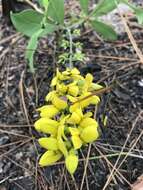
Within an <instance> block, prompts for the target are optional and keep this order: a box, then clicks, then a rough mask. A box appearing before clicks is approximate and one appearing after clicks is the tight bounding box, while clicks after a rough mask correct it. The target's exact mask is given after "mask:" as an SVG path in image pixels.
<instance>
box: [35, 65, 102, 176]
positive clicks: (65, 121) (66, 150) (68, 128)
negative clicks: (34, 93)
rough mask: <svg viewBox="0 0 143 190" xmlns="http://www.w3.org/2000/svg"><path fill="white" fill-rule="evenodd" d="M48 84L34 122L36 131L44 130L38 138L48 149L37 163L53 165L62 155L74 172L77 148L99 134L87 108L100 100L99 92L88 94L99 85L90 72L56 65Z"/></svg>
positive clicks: (76, 162) (70, 170) (94, 138)
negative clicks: (84, 72)
mask: <svg viewBox="0 0 143 190" xmlns="http://www.w3.org/2000/svg"><path fill="white" fill-rule="evenodd" d="M51 87H52V91H51V92H49V93H48V95H47V96H46V101H47V105H44V106H42V107H40V108H38V111H39V112H40V116H41V118H40V119H39V120H37V121H36V122H35V124H34V126H35V129H36V130H37V131H39V132H42V133H45V134H47V137H42V138H40V139H39V140H38V141H39V144H40V145H41V146H42V147H43V148H45V149H47V151H46V152H45V153H44V154H43V155H42V156H41V158H40V161H39V164H40V165H41V166H48V165H52V164H53V163H55V162H56V161H58V160H59V159H61V158H62V156H64V157H65V164H66V168H67V170H68V171H69V173H70V174H73V173H74V172H75V170H76V169H77V166H78V150H79V149H80V148H81V147H82V146H83V145H86V144H87V143H92V142H94V141H95V140H97V138H98V137H99V132H98V123H97V121H96V120H95V119H94V118H93V117H92V115H93V113H92V112H91V111H88V109H87V108H88V106H89V105H97V104H98V103H99V102H100V98H99V97H98V96H96V95H93V96H90V95H91V94H92V91H94V90H99V89H101V88H102V86H101V85H99V84H96V83H93V76H92V75H91V74H89V73H88V74H87V75H86V76H85V77H83V76H81V75H80V72H79V70H77V69H76V68H73V69H67V70H66V71H63V72H60V71H59V70H58V69H57V73H56V76H55V77H54V78H53V79H52V82H51Z"/></svg>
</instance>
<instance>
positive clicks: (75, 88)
mask: <svg viewBox="0 0 143 190" xmlns="http://www.w3.org/2000/svg"><path fill="white" fill-rule="evenodd" d="M78 93H79V88H78V86H76V85H71V86H69V87H68V94H70V95H72V96H75V97H76V96H77V95H78Z"/></svg>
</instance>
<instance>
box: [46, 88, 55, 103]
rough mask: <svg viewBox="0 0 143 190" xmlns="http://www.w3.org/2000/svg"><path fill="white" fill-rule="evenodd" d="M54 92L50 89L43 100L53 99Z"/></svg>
mask: <svg viewBox="0 0 143 190" xmlns="http://www.w3.org/2000/svg"><path fill="white" fill-rule="evenodd" d="M55 94H56V91H51V92H49V93H48V94H47V96H46V98H45V100H46V101H47V102H49V101H51V100H52V99H53V97H54V96H55Z"/></svg>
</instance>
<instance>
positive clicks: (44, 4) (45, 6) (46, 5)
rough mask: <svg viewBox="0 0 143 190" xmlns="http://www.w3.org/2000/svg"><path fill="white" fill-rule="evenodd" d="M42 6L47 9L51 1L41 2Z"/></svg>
mask: <svg viewBox="0 0 143 190" xmlns="http://www.w3.org/2000/svg"><path fill="white" fill-rule="evenodd" d="M41 4H42V5H43V7H44V8H45V9H47V7H48V4H49V0H41Z"/></svg>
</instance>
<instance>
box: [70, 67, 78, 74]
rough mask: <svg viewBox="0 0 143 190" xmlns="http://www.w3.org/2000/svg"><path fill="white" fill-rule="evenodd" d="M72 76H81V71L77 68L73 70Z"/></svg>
mask: <svg viewBox="0 0 143 190" xmlns="http://www.w3.org/2000/svg"><path fill="white" fill-rule="evenodd" d="M71 74H72V75H79V74H80V72H79V70H78V69H77V68H73V69H72V70H71Z"/></svg>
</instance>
